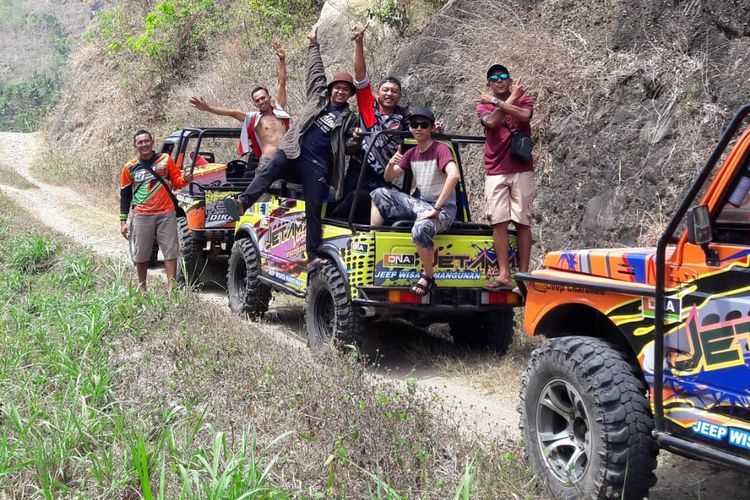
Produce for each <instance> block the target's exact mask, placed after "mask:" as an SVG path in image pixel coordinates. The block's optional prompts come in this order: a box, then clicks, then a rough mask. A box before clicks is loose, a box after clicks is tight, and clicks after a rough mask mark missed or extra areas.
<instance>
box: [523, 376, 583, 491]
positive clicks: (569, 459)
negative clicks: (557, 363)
mask: <svg viewBox="0 0 750 500" xmlns="http://www.w3.org/2000/svg"><path fill="white" fill-rule="evenodd" d="M536 435H537V440H538V446H539V451H540V453H541V454H542V458H543V460H544V462H545V465H546V467H547V469H548V470H549V471H550V472H552V474H553V475H554V476H555V478H557V480H558V481H560V482H561V483H563V484H570V482H573V483H576V482H578V481H580V480H581V478H583V476H584V475H585V474H586V469H587V468H588V464H589V457H590V456H591V425H590V419H589V415H588V413H587V411H586V407H585V405H584V404H583V400H582V398H581V395H580V394H579V393H578V391H577V390H576V389H575V388H574V387H573V386H572V385H571V384H569V383H568V382H566V381H565V380H562V379H555V380H551V381H550V382H548V383H547V385H546V386H544V389H542V392H541V394H540V396H539V401H538V403H537V410H536Z"/></svg>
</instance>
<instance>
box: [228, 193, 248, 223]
mask: <svg viewBox="0 0 750 500" xmlns="http://www.w3.org/2000/svg"><path fill="white" fill-rule="evenodd" d="M224 210H226V212H227V215H229V217H231V218H232V220H240V217H241V216H242V214H244V213H245V207H243V206H242V202H241V201H240V199H239V198H232V197H231V196H229V197H227V198H224Z"/></svg>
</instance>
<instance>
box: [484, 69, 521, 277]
mask: <svg viewBox="0 0 750 500" xmlns="http://www.w3.org/2000/svg"><path fill="white" fill-rule="evenodd" d="M487 87H488V89H489V92H488V93H481V94H480V96H479V98H478V99H477V116H478V117H479V120H480V121H481V123H482V125H483V126H484V135H485V138H486V142H485V145H484V168H485V171H486V174H487V176H486V177H485V188H484V194H485V198H486V202H487V217H488V218H489V220H490V224H491V225H492V237H493V240H494V243H495V255H496V258H497V277H496V278H495V279H494V280H493V281H490V282H489V283H487V285H486V286H485V288H488V289H491V290H496V289H502V288H510V286H511V276H510V263H509V259H508V223H509V222H510V221H513V224H514V225H515V227H516V234H517V237H518V259H519V270H520V271H521V272H526V271H528V269H529V256H530V255H531V202H532V200H533V190H534V177H533V170H534V163H533V161H532V159H531V157H530V155H529V157H528V158H526V159H524V158H521V157H520V156H519V155H518V154H514V151H513V150H512V148H511V142H512V137H513V135H514V134H516V133H519V132H520V133H531V128H530V126H529V122H530V121H531V116H532V113H533V110H534V102H533V100H532V99H531V97H530V96H528V95H525V93H524V89H523V87H522V86H521V85H520V84H518V83H514V82H513V80H512V79H511V77H510V72H509V71H508V68H506V67H505V66H503V65H502V64H493V65H492V66H490V67H489V69H487Z"/></svg>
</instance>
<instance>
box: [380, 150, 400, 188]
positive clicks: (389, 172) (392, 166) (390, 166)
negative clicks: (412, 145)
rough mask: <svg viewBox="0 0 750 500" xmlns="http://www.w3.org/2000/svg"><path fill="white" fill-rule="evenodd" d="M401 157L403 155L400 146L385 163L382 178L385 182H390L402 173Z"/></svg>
mask: <svg viewBox="0 0 750 500" xmlns="http://www.w3.org/2000/svg"><path fill="white" fill-rule="evenodd" d="M401 158H403V155H402V154H401V148H399V149H398V151H396V154H394V155H393V157H392V158H391V159H390V160H388V163H386V165H385V171H384V172H383V180H385V182H392V181H393V180H394V179H397V178H398V177H401V176H402V175H403V174H404V169H403V168H401V165H400V164H401Z"/></svg>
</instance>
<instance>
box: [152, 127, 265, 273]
mask: <svg viewBox="0 0 750 500" xmlns="http://www.w3.org/2000/svg"><path fill="white" fill-rule="evenodd" d="M239 137H240V129H239V128H186V129H183V130H179V131H177V132H173V133H172V134H171V135H170V136H169V137H168V138H167V139H166V140H165V141H164V145H163V146H162V149H161V152H162V153H170V154H171V156H172V159H173V160H174V161H175V163H176V164H177V166H178V167H180V168H183V166H189V169H190V171H191V172H192V174H193V181H192V182H191V183H190V184H189V185H188V186H186V187H185V188H183V189H182V190H181V191H179V192H178V193H177V200H178V202H179V205H180V209H181V210H180V211H178V212H179V213H178V218H177V230H178V236H179V242H180V263H179V266H178V273H177V278H178V280H180V281H182V282H185V283H188V284H195V283H196V282H197V281H198V280H199V278H200V276H201V273H202V272H203V269H204V268H205V266H206V264H207V261H208V259H209V257H211V256H216V255H220V254H226V253H229V251H230V250H231V248H232V243H233V242H234V226H235V224H234V221H233V220H232V219H231V217H229V216H228V215H227V214H226V212H225V210H224V204H223V203H222V200H223V199H224V198H226V197H227V196H229V195H234V194H238V193H241V192H242V191H243V190H244V189H245V188H246V187H247V185H248V184H249V183H250V181H251V180H252V178H253V175H254V171H255V167H256V166H257V161H255V159H254V158H251V159H250V160H249V161H248V160H247V159H243V158H241V157H240V156H239V155H238V153H237V141H238V140H239Z"/></svg>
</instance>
